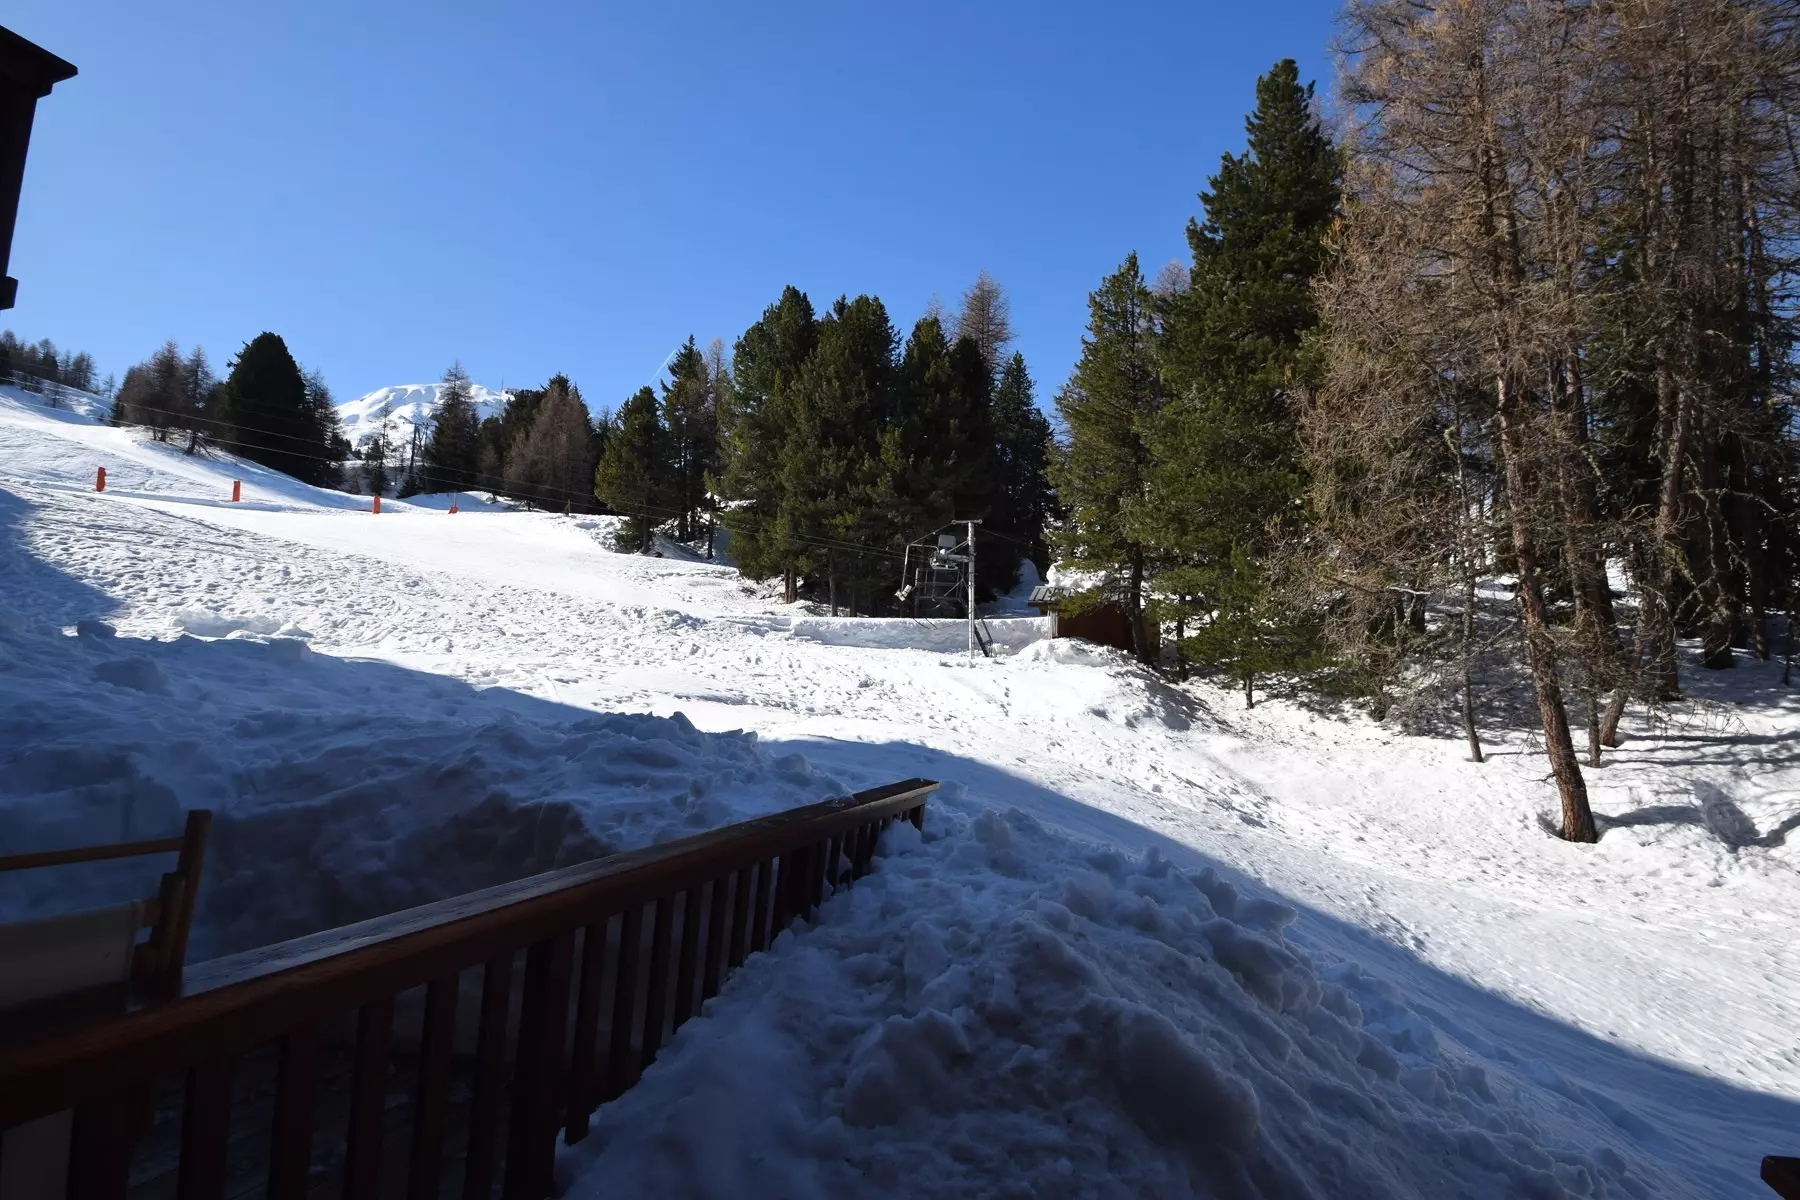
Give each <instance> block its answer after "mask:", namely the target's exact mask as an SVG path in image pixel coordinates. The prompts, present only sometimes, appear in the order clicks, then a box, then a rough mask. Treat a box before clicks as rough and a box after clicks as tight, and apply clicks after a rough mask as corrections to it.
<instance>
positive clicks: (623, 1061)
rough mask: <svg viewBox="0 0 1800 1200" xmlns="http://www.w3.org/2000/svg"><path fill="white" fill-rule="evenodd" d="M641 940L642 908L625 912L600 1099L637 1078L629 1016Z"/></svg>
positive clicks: (632, 1009)
mask: <svg viewBox="0 0 1800 1200" xmlns="http://www.w3.org/2000/svg"><path fill="white" fill-rule="evenodd" d="M643 940H644V910H643V909H642V908H641V907H640V908H634V909H632V910H631V911H630V912H627V913H626V914H625V917H624V924H622V925H620V926H619V960H618V961H619V973H618V975H617V977H615V978H614V980H613V1008H612V1030H611V1037H610V1039H609V1041H608V1045H607V1050H606V1084H605V1086H604V1087H603V1088H602V1089H601V1093H600V1099H602V1100H611V1099H612V1098H613V1097H614V1096H617V1095H618V1094H619V1093H620V1092H623V1091H624V1090H625V1089H626V1088H628V1087H630V1086H631V1085H632V1084H633V1083H635V1082H636V1081H637V1070H638V1068H637V1058H636V1053H635V1051H634V1049H633V1047H632V1044H631V1042H632V1037H631V1035H632V1032H633V1030H632V1025H633V1020H632V1018H633V1017H634V1016H635V1015H636V1013H637V987H638V947H639V946H640V945H641V944H642V942H643Z"/></svg>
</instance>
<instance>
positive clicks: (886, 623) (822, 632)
mask: <svg viewBox="0 0 1800 1200" xmlns="http://www.w3.org/2000/svg"><path fill="white" fill-rule="evenodd" d="M982 624H983V627H984V629H985V630H986V631H987V633H988V634H989V636H991V637H992V638H993V645H994V648H995V649H996V650H998V651H1001V652H1002V653H1009V654H1011V653H1017V652H1018V651H1020V650H1023V649H1024V648H1025V647H1027V646H1029V645H1031V644H1032V643H1034V642H1041V641H1045V640H1047V639H1048V638H1049V637H1050V635H1051V626H1050V618H1049V617H995V618H990V619H988V620H986V621H984V622H983V623H982ZM790 631H791V632H792V634H793V636H795V637H797V638H803V639H805V640H807V641H811V642H823V643H824V644H825V645H827V646H860V647H864V648H866V649H881V650H931V651H935V652H937V653H940V654H966V653H968V650H969V626H968V622H966V621H960V620H943V619H934V620H912V619H910V618H901V617H795V618H794V621H793V624H792V626H791V629H790Z"/></svg>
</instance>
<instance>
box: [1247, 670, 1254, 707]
mask: <svg viewBox="0 0 1800 1200" xmlns="http://www.w3.org/2000/svg"><path fill="white" fill-rule="evenodd" d="M1244 707H1245V708H1246V709H1251V708H1255V707H1256V673H1255V672H1254V671H1245V672H1244Z"/></svg>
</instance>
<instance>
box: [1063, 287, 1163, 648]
mask: <svg viewBox="0 0 1800 1200" xmlns="http://www.w3.org/2000/svg"><path fill="white" fill-rule="evenodd" d="M1150 303H1151V297H1150V290H1149V288H1148V287H1146V286H1145V284H1144V276H1143V272H1142V271H1140V270H1139V269H1138V260H1137V255H1136V254H1135V253H1134V254H1131V255H1129V256H1127V258H1126V259H1125V262H1124V263H1123V264H1122V265H1121V266H1120V267H1119V269H1118V270H1117V271H1115V272H1114V273H1113V274H1111V275H1109V276H1107V277H1106V279H1105V280H1104V281H1102V282H1101V284H1100V287H1099V288H1098V289H1097V290H1095V291H1094V292H1093V294H1091V295H1090V296H1089V297H1088V332H1087V334H1086V336H1084V337H1083V338H1082V340H1081V359H1080V361H1079V362H1077V363H1076V365H1075V371H1074V373H1073V374H1072V375H1071V376H1070V377H1069V381H1068V383H1066V384H1065V385H1063V389H1062V391H1061V392H1060V393H1059V394H1058V395H1057V397H1056V408H1057V412H1058V414H1059V415H1060V416H1061V417H1062V421H1063V425H1064V427H1065V428H1066V429H1067V430H1068V438H1067V442H1066V443H1065V444H1064V445H1063V446H1061V447H1059V448H1058V453H1057V454H1056V455H1055V458H1054V460H1053V462H1052V465H1051V480H1052V481H1053V482H1054V483H1055V485H1056V492H1057V496H1058V497H1059V498H1060V500H1061V501H1062V503H1063V504H1064V506H1066V508H1067V510H1068V520H1067V521H1066V523H1065V524H1064V526H1063V528H1062V529H1061V530H1059V531H1058V533H1057V537H1056V544H1057V549H1058V551H1059V556H1060V557H1061V558H1062V559H1064V560H1066V561H1068V562H1069V563H1070V564H1071V565H1072V566H1075V567H1077V568H1080V569H1084V570H1097V571H1104V572H1106V573H1107V575H1108V577H1109V582H1108V584H1107V587H1108V588H1109V589H1111V590H1113V591H1115V592H1116V593H1117V594H1118V595H1119V596H1120V597H1121V598H1122V599H1123V602H1124V605H1125V609H1126V612H1127V614H1128V615H1129V616H1130V618H1131V627H1132V647H1133V650H1134V651H1135V652H1136V654H1137V655H1138V657H1139V658H1141V659H1144V660H1146V661H1148V660H1150V659H1151V658H1152V657H1153V656H1154V653H1155V647H1153V646H1152V645H1151V644H1150V642H1149V639H1147V638H1146V637H1145V636H1144V629H1143V625H1144V622H1143V620H1142V614H1143V610H1144V586H1145V581H1146V578H1147V574H1148V571H1149V568H1150V566H1151V564H1152V561H1153V560H1152V553H1153V547H1152V546H1151V545H1150V544H1149V543H1147V542H1146V540H1145V535H1144V528H1145V524H1146V523H1145V521H1144V512H1143V510H1144V503H1145V493H1146V484H1147V481H1148V476H1149V472H1150V448H1149V445H1148V443H1147V441H1146V440H1145V432H1146V430H1147V429H1148V428H1149V426H1150V425H1151V424H1152V422H1153V421H1154V420H1155V418H1156V416H1157V414H1158V412H1159V411H1160V410H1161V408H1162V403H1163V391H1162V383H1161V381H1160V379H1159V378H1158V377H1157V373H1156V364H1155V355H1154V350H1153V347H1152V333H1153V324H1152V318H1151V313H1150Z"/></svg>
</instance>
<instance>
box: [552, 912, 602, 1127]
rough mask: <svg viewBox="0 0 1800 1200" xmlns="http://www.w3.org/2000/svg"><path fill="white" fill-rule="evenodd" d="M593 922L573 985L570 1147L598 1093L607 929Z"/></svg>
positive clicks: (583, 941) (566, 1115)
mask: <svg viewBox="0 0 1800 1200" xmlns="http://www.w3.org/2000/svg"><path fill="white" fill-rule="evenodd" d="M608 924H609V921H607V920H602V921H595V922H593V923H592V924H590V925H589V926H588V927H587V928H586V930H584V931H583V932H582V935H581V974H580V977H579V981H578V982H577V983H576V985H575V1052H574V1059H573V1061H572V1063H571V1065H570V1070H569V1103H568V1111H567V1112H566V1113H564V1114H563V1140H564V1141H565V1142H567V1143H568V1144H569V1145H571V1146H573V1145H574V1144H575V1143H576V1142H578V1141H580V1140H581V1139H582V1138H584V1137H586V1136H587V1131H588V1114H589V1113H591V1112H593V1111H594V1099H595V1095H596V1093H598V1091H599V1090H600V1081H599V1073H600V989H601V986H602V985H603V984H604V983H605V980H606V927H607V925H608Z"/></svg>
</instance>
